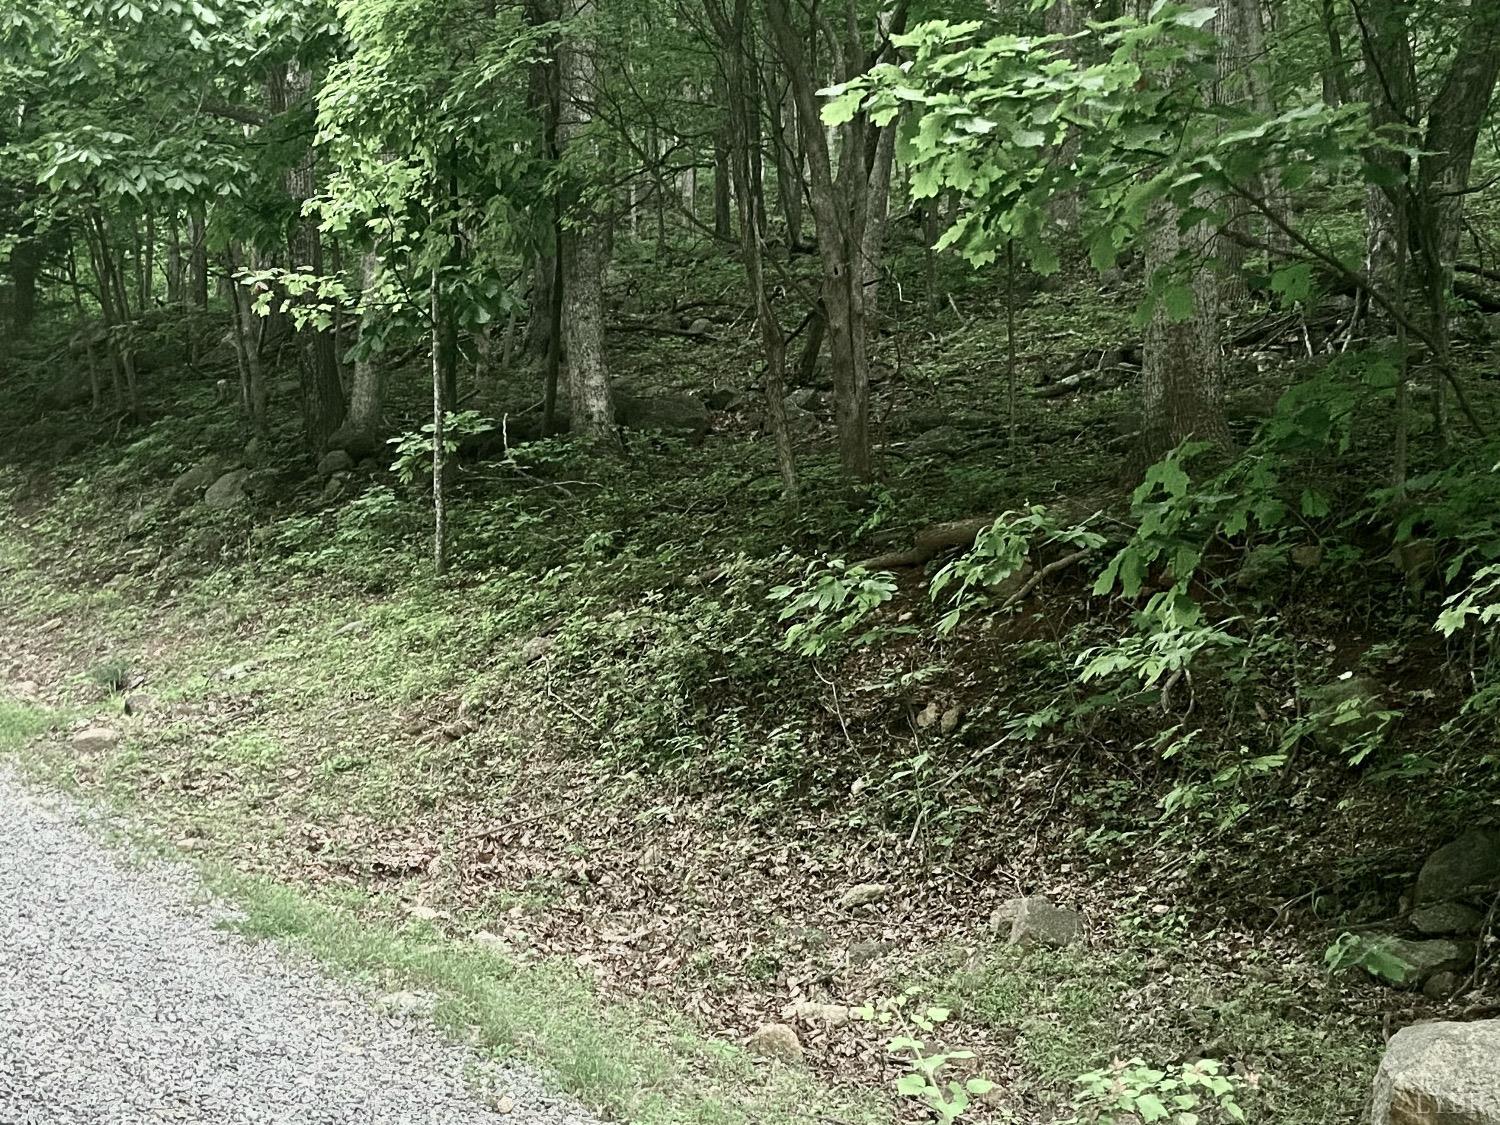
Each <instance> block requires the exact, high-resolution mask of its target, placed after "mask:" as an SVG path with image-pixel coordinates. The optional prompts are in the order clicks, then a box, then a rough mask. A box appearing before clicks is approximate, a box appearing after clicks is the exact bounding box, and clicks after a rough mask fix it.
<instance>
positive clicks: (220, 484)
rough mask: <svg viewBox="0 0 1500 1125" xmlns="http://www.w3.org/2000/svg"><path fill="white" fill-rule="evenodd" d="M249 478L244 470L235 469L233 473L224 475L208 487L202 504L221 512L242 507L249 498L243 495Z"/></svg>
mask: <svg viewBox="0 0 1500 1125" xmlns="http://www.w3.org/2000/svg"><path fill="white" fill-rule="evenodd" d="M249 477H250V474H249V473H248V472H246V471H245V470H244V469H235V470H234V471H233V472H230V473H225V474H224V475H223V476H221V477H220V478H219V479H218V480H216V481H214V482H213V484H211V485H209V487H208V491H207V492H205V493H204V494H203V502H204V503H205V504H207V505H208V506H209V507H210V508H215V509H218V510H219V511H221V512H227V511H230V510H231V509H233V508H238V507H241V506H243V505H244V504H245V502H246V501H248V500H249V497H248V496H246V495H245V481H247V480H248V479H249Z"/></svg>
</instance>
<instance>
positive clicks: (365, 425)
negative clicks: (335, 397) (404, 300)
mask: <svg viewBox="0 0 1500 1125" xmlns="http://www.w3.org/2000/svg"><path fill="white" fill-rule="evenodd" d="M359 272H360V279H361V284H360V303H361V305H363V306H364V313H363V317H364V319H365V322H366V324H368V323H369V322H370V321H372V320H374V319H376V318H379V317H380V316H383V315H384V314H383V312H382V311H381V310H380V309H378V308H372V305H373V303H374V301H373V298H374V294H375V290H376V288H377V287H378V285H379V283H380V273H381V261H380V252H379V251H378V250H374V249H372V250H366V251H365V252H364V253H363V254H362V255H360V259H359ZM384 426H385V367H384V365H382V364H381V363H380V362H379V361H378V360H377V358H376V357H375V356H373V355H370V354H368V353H367V352H365V351H363V350H362V351H360V352H359V353H358V358H356V359H355V361H354V377H353V378H352V379H351V380H350V383H349V416H348V417H347V418H346V419H345V420H344V424H343V426H342V427H341V428H340V429H339V439H338V443H337V444H339V445H340V446H341V447H343V448H344V449H347V450H349V451H350V453H351V454H353V455H354V456H356V457H359V456H364V455H368V454H372V453H374V452H376V451H377V450H378V449H379V448H380V445H381V440H380V438H381V433H382V432H383V429H384Z"/></svg>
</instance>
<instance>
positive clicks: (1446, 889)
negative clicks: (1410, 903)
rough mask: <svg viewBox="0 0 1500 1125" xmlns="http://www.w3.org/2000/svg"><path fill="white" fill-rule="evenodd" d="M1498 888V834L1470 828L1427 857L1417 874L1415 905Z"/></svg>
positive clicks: (1499, 867) (1499, 868) (1499, 873)
mask: <svg viewBox="0 0 1500 1125" xmlns="http://www.w3.org/2000/svg"><path fill="white" fill-rule="evenodd" d="M1497 886H1500V832H1495V831H1494V830H1492V829H1485V828H1471V829H1469V830H1468V831H1467V832H1465V833H1464V834H1463V835H1462V836H1460V837H1459V838H1458V839H1456V840H1454V841H1452V842H1451V843H1448V844H1444V845H1443V846H1442V847H1441V848H1439V849H1438V850H1437V851H1435V852H1433V853H1432V854H1431V855H1430V856H1428V857H1427V862H1426V863H1424V864H1422V870H1421V871H1420V872H1418V874H1417V889H1416V897H1415V901H1416V902H1417V904H1418V905H1423V904H1426V903H1431V902H1444V901H1447V900H1449V899H1454V898H1459V897H1461V896H1462V895H1463V894H1464V892H1465V891H1467V890H1470V889H1472V888H1477V889H1479V890H1491V889H1494V888H1495V887H1497Z"/></svg>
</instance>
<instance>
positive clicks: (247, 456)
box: [242, 437, 266, 465]
mask: <svg viewBox="0 0 1500 1125" xmlns="http://www.w3.org/2000/svg"><path fill="white" fill-rule="evenodd" d="M242 456H243V457H244V460H245V464H247V465H259V464H260V463H261V462H262V461H264V460H265V459H266V443H265V442H264V441H262V440H261V439H260V438H258V437H253V438H251V439H250V440H249V441H247V442H246V443H245V451H244V453H243V454H242Z"/></svg>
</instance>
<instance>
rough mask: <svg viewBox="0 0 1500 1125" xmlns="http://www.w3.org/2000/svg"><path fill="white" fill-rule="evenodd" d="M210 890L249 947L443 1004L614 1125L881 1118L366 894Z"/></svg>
mask: <svg viewBox="0 0 1500 1125" xmlns="http://www.w3.org/2000/svg"><path fill="white" fill-rule="evenodd" d="M209 884H210V886H212V887H213V888H214V889H215V890H217V891H219V892H220V893H223V894H226V895H227V897H229V898H230V899H231V900H233V901H234V902H235V903H236V904H238V905H239V906H240V907H241V909H242V910H243V911H244V913H245V919H244V921H243V922H241V923H239V924H238V925H237V926H236V929H238V930H239V931H240V932H242V933H244V934H245V935H246V936H248V937H251V938H254V939H257V940H274V941H278V942H284V943H287V944H289V945H290V946H292V947H293V948H295V949H298V950H301V951H303V952H306V953H310V954H311V955H313V956H314V957H316V958H317V959H318V960H319V961H321V962H323V963H324V964H326V965H328V966H330V967H332V968H334V969H336V970H338V971H340V972H342V973H346V974H351V975H353V976H354V977H355V978H357V979H360V980H365V981H369V982H372V983H376V984H377V985H378V987H380V988H381V989H385V990H395V989H413V990H420V991H428V992H432V993H434V994H436V995H437V997H438V1002H437V1005H436V1008H435V1010H434V1013H433V1018H434V1019H435V1020H436V1021H437V1022H438V1023H439V1025H441V1026H442V1027H444V1028H445V1029H447V1030H448V1031H450V1032H451V1033H452V1034H453V1035H455V1036H456V1037H457V1036H462V1037H466V1038H469V1039H471V1040H472V1041H473V1042H474V1043H475V1044H476V1046H477V1047H479V1049H481V1050H483V1051H485V1052H488V1053H490V1054H492V1055H494V1056H496V1057H499V1058H516V1059H520V1060H524V1061H526V1062H528V1063H532V1064H536V1065H539V1066H541V1067H542V1068H544V1071H545V1073H547V1074H548V1075H550V1076H551V1077H552V1078H553V1079H555V1081H556V1082H557V1083H558V1085H559V1086H560V1088H561V1089H563V1090H565V1091H566V1092H568V1093H570V1094H572V1095H573V1096H575V1097H577V1098H579V1099H580V1100H582V1101H584V1102H586V1103H587V1104H588V1105H590V1106H593V1107H594V1108H596V1109H598V1110H600V1111H601V1112H603V1113H605V1114H607V1115H608V1116H610V1117H614V1118H618V1119H621V1120H625V1121H632V1122H640V1123H643V1125H676V1123H682V1125H687V1123H698V1122H702V1123H708V1122H726V1123H733V1122H775V1121H791V1120H795V1119H798V1118H801V1117H804V1116H809V1115H810V1116H814V1117H816V1116H818V1115H820V1114H822V1115H830V1116H834V1117H838V1118H841V1119H843V1120H848V1121H874V1120H877V1119H878V1115H877V1113H876V1111H875V1109H874V1107H873V1106H869V1105H863V1106H862V1105H853V1106H851V1105H849V1104H847V1102H841V1101H839V1100H838V1099H835V1098H833V1097H831V1096H830V1095H829V1094H828V1092H827V1091H826V1090H824V1089H821V1088H819V1086H818V1084H817V1082H816V1081H815V1080H814V1079H812V1078H811V1077H809V1076H808V1075H806V1074H805V1072H802V1071H800V1070H796V1069H793V1068H788V1067H782V1066H779V1065H774V1064H773V1065H770V1066H767V1065H765V1064H758V1063H756V1062H754V1061H753V1060H751V1059H750V1058H749V1056H748V1055H746V1053H745V1052H744V1051H743V1050H741V1049H740V1048H739V1047H737V1046H734V1045H731V1044H727V1043H720V1042H713V1041H710V1040H707V1039H704V1038H702V1037H701V1036H700V1035H699V1034H697V1033H696V1032H695V1031H694V1030H693V1029H691V1028H689V1027H688V1026H686V1025H685V1024H684V1023H683V1022H681V1021H680V1020H674V1019H672V1018H670V1017H668V1016H666V1015H664V1014H662V1013H659V1012H655V1011H648V1010H646V1009H645V1008H644V1006H642V1005H639V1004H632V1005H624V1004H608V1003H605V1002H602V1001H601V1000H600V999H599V997H598V996H596V995H595V994H594V993H593V991H592V990H591V989H590V987H589V986H588V985H587V983H586V982H585V981H583V980H582V979H581V978H580V977H579V976H578V975H577V974H576V973H575V972H574V971H572V970H571V969H570V968H567V967H564V966H558V965H550V964H527V965H524V966H521V965H518V964H516V963H514V962H512V961H510V960H508V959H507V958H505V957H503V956H501V955H499V954H496V953H494V952H492V951H490V950H488V949H485V948H483V947H481V946H477V945H474V944H473V943H470V942H463V941H457V940H454V939H451V938H449V937H446V936H445V935H443V934H442V933H441V932H440V931H439V930H437V929H435V928H434V927H433V926H432V925H430V924H428V923H425V922H408V923H406V924H404V925H400V924H392V923H390V922H385V921H380V920H376V919H371V918H370V917H368V916H366V908H367V907H368V905H369V903H368V901H367V900H365V899H364V898H363V897H362V896H360V895H359V894H358V893H357V892H347V893H344V894H342V895H340V896H339V897H337V898H328V899H325V900H319V899H315V898H313V897H311V896H309V895H307V894H305V893H303V892H301V891H298V890H295V889H292V888H289V887H285V886H281V885H278V884H274V883H270V882H267V881H265V880H261V879H251V878H246V877H244V876H240V875H236V874H233V873H231V872H228V871H224V870H212V869H211V870H210V876H209Z"/></svg>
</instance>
